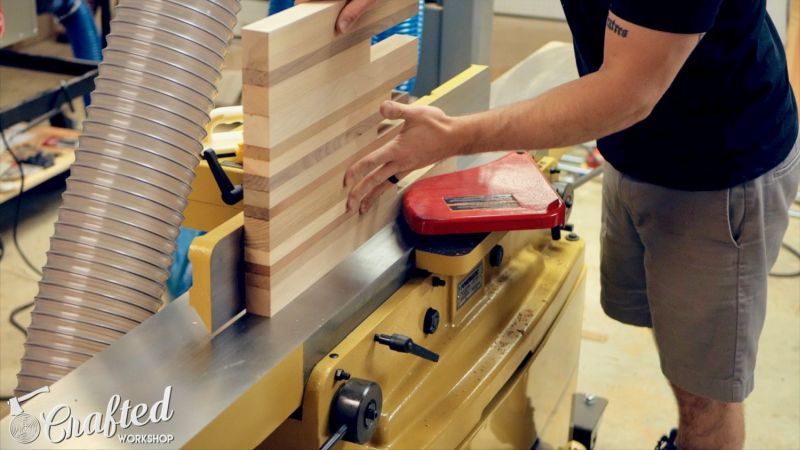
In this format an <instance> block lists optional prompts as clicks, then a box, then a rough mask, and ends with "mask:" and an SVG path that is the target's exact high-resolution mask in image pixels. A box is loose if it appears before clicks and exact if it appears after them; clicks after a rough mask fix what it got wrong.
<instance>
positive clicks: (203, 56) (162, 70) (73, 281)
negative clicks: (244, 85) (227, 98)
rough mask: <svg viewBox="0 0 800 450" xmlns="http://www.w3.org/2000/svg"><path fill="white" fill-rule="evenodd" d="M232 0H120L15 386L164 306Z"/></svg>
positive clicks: (20, 390)
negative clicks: (169, 269) (165, 284)
mask: <svg viewBox="0 0 800 450" xmlns="http://www.w3.org/2000/svg"><path fill="white" fill-rule="evenodd" d="M238 10H239V1H238V0H121V1H120V3H119V6H118V7H117V9H116V17H115V18H114V20H113V21H112V23H111V34H110V35H109V36H108V47H107V48H106V49H105V50H104V51H103V62H102V63H101V64H100V69H99V70H100V71H99V75H98V77H97V81H96V90H95V92H94V93H93V94H92V106H91V107H89V109H88V113H87V118H86V121H85V122H84V128H83V134H82V135H81V138H80V141H79V144H78V150H77V152H76V161H75V164H74V165H73V167H72V174H71V176H70V177H69V179H68V180H67V190H66V192H65V193H64V196H63V203H62V206H61V208H60V209H59V217H58V221H57V222H56V225H55V234H54V235H53V237H52V238H51V240H50V251H49V252H48V254H47V264H46V265H45V266H44V269H43V272H44V276H43V278H42V280H41V281H40V283H39V293H38V295H37V296H36V299H35V307H34V309H33V312H32V314H31V316H32V317H31V319H32V320H31V325H30V327H29V328H28V339H27V341H26V343H25V356H24V357H23V358H22V368H21V369H20V372H19V374H18V375H17V379H18V382H19V384H18V386H17V391H16V392H17V395H21V394H24V393H27V392H30V391H33V390H35V389H37V388H39V387H41V386H43V385H49V384H51V383H53V382H55V381H57V380H58V379H60V378H61V377H63V376H64V375H66V374H67V373H69V372H70V371H71V370H72V369H74V368H76V367H78V366H79V365H80V364H81V363H83V362H84V361H86V360H87V359H89V358H91V357H92V356H94V355H95V354H97V353H99V352H100V351H102V350H103V349H104V348H106V347H107V346H108V345H110V344H111V343H113V342H114V341H115V340H117V339H119V338H120V337H121V336H122V335H124V334H125V333H127V332H128V331H130V330H131V329H132V328H133V327H135V326H136V325H138V324H139V323H141V322H142V321H144V320H145V319H147V318H148V317H150V316H151V315H152V314H154V313H155V312H156V311H158V308H159V307H160V306H161V295H162V294H163V292H164V282H165V281H166V279H167V276H168V268H169V265H170V263H171V261H172V252H173V251H174V249H175V238H176V237H177V235H178V227H179V226H180V224H181V222H182V221H183V210H184V208H185V207H186V201H187V200H186V199H187V197H188V195H189V193H190V192H191V184H192V180H193V178H194V171H195V168H196V166H197V164H198V162H199V154H200V151H201V150H202V147H201V144H200V140H201V139H202V138H203V137H204V136H205V125H206V124H207V123H208V120H209V117H208V113H209V112H210V110H211V108H212V106H213V102H212V99H213V97H214V95H216V88H215V86H216V83H217V81H219V77H220V71H221V69H222V63H223V59H224V56H225V53H226V52H227V49H228V42H229V40H230V38H231V36H232V35H233V27H234V25H236V13H237V12H238Z"/></svg>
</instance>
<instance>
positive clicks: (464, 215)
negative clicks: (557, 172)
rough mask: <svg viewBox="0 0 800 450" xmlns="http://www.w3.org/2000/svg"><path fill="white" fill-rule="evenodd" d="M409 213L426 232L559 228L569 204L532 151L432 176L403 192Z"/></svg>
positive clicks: (414, 223) (411, 220)
mask: <svg viewBox="0 0 800 450" xmlns="http://www.w3.org/2000/svg"><path fill="white" fill-rule="evenodd" d="M403 215H404V216H405V219H406V222H408V225H409V226H410V227H411V229H412V230H414V232H415V233H418V234H423V235H445V234H467V233H488V232H492V231H511V230H534V229H553V228H556V227H559V228H560V227H561V226H563V225H564V222H565V221H566V205H565V204H564V201H563V200H562V199H561V197H560V196H559V195H558V194H557V193H556V192H555V191H554V190H553V188H552V186H551V185H550V183H549V182H548V180H547V179H546V178H545V177H544V175H543V174H542V172H541V171H540V170H539V166H538V165H537V164H536V161H534V160H533V158H532V157H531V156H530V155H529V154H527V153H510V154H508V155H506V156H504V157H502V158H500V159H498V160H497V161H494V162H491V163H489V164H485V165H482V166H478V167H474V168H472V169H467V170H462V171H460V172H454V173H448V174H444V175H439V176H435V177H431V178H427V179H424V180H421V181H419V182H417V183H415V184H414V185H413V186H411V187H410V188H409V189H408V191H407V192H406V194H405V196H404V198H403Z"/></svg>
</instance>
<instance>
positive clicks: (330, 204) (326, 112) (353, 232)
mask: <svg viewBox="0 0 800 450" xmlns="http://www.w3.org/2000/svg"><path fill="white" fill-rule="evenodd" d="M342 4H343V2H341V1H336V2H312V3H306V4H302V5H299V6H297V7H295V8H291V9H289V10H287V11H285V12H283V13H280V14H277V15H275V16H272V17H270V18H267V19H264V20H263V21H260V22H257V23H255V24H252V25H250V26H248V27H246V28H245V29H244V30H243V47H244V49H245V54H246V55H247V56H246V57H245V60H244V70H243V82H244V98H243V100H244V110H245V111H244V112H245V131H244V136H245V145H244V172H245V175H244V190H245V200H244V203H245V214H244V215H245V262H246V270H245V271H246V276H245V284H246V299H247V305H248V310H249V311H250V312H252V313H256V314H261V315H267V316H271V315H273V314H275V313H276V312H278V311H279V310H280V309H281V308H283V307H284V306H286V304H288V303H289V302H290V301H291V300H293V299H294V298H295V297H296V296H297V295H298V294H300V293H301V292H303V291H304V290H305V289H306V288H307V287H309V286H310V285H311V284H313V283H314V282H315V281H317V280H318V279H319V278H321V277H322V276H323V275H324V274H325V273H327V272H328V271H329V270H330V269H331V268H333V267H334V266H335V265H336V264H338V263H339V262H340V261H342V260H343V259H344V258H346V257H347V256H349V254H350V253H352V251H354V250H355V249H356V248H357V247H358V246H360V245H361V244H362V243H363V242H365V241H366V240H368V239H369V238H370V237H371V236H372V235H373V234H374V233H375V232H376V231H377V230H379V229H380V228H382V227H383V226H385V225H386V224H387V223H389V222H390V221H391V220H394V218H396V216H397V212H398V211H397V210H398V200H399V194H400V192H401V190H402V188H404V187H405V186H406V185H407V184H408V183H409V182H411V181H413V180H415V179H417V178H419V177H421V176H423V175H424V174H426V173H428V170H427V169H426V170H422V171H417V172H415V173H414V174H412V175H409V177H407V179H406V180H404V182H403V183H401V186H400V187H399V188H398V189H397V190H393V191H392V192H389V193H387V195H384V196H383V197H382V198H381V199H380V200H379V201H378V202H377V204H376V206H375V208H374V210H373V212H371V213H370V214H367V215H363V216H360V215H358V214H357V213H355V212H354V213H346V212H345V200H346V195H347V193H346V192H345V190H344V188H343V186H342V180H343V178H344V173H345V171H346V170H347V168H348V167H349V166H350V165H351V164H352V163H353V162H355V161H357V160H358V159H360V158H361V157H363V156H365V155H367V154H369V153H370V152H372V151H374V150H375V149H377V148H379V147H380V146H381V145H383V144H385V143H387V142H389V140H391V139H392V138H393V137H394V136H395V135H396V134H397V133H398V132H399V129H400V126H401V124H400V123H387V122H384V121H383V120H382V118H381V117H380V114H379V112H378V107H379V106H380V103H381V102H383V101H385V100H388V99H390V98H392V93H391V88H392V87H393V86H395V85H397V84H400V83H401V82H402V81H405V80H406V79H408V78H410V77H411V76H413V75H414V73H415V70H416V59H417V42H416V40H415V39H413V38H410V37H408V36H393V37H391V38H389V39H387V40H385V41H383V42H381V43H378V44H376V45H373V46H371V45H370V43H369V40H370V37H371V36H372V35H373V34H376V33H377V32H380V31H382V30H383V29H385V28H388V27H389V26H391V25H393V24H394V23H397V22H399V21H401V20H404V19H405V18H407V17H410V16H411V15H413V14H415V13H416V7H417V2H416V1H414V0H387V1H383V2H378V4H377V5H376V8H374V9H373V11H372V12H370V13H369V14H368V15H367V16H366V17H364V18H362V20H361V21H359V23H358V28H357V29H355V30H354V31H353V32H351V33H348V34H345V35H339V34H336V33H334V32H333V31H332V30H333V25H334V23H335V20H336V16H337V14H338V11H339V9H340V8H341V6H342ZM312 30H314V32H312ZM486 72H487V74H488V71H486ZM473 75H475V74H473ZM467 78H468V79H465V80H463V81H464V85H465V86H468V87H470V88H475V87H476V86H475V85H474V83H473V82H472V81H473V78H474V76H469V77H467ZM487 80H488V78H487ZM485 91H486V92H487V95H488V81H487V84H486V86H485ZM460 94H461V95H465V96H467V97H470V98H471V97H472V93H471V92H461V93H460ZM448 95H449V94H448ZM448 95H442V96H440V97H441V98H442V99H443V100H442V101H444V99H445V97H447V96H448ZM453 95H458V94H455V93H454V94H453ZM442 167H446V166H445V165H443V166H442Z"/></svg>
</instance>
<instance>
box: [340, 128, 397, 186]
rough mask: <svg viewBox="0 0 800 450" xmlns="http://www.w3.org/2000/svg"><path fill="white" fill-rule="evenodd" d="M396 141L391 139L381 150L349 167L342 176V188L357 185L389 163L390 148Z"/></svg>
mask: <svg viewBox="0 0 800 450" xmlns="http://www.w3.org/2000/svg"><path fill="white" fill-rule="evenodd" d="M396 140H397V138H394V139H392V140H391V141H389V142H387V143H386V144H384V145H383V146H382V147H381V148H379V149H377V150H375V151H374V152H372V153H370V154H369V155H367V156H365V157H363V158H362V159H361V160H359V161H357V162H356V163H355V164H353V165H352V166H350V167H349V168H348V169H347V172H345V174H344V187H345V188H349V187H353V186H355V185H357V184H358V183H359V182H360V181H361V180H362V179H363V178H364V177H366V176H367V175H369V173H370V172H372V171H373V170H375V169H377V168H378V167H380V166H382V165H384V164H386V163H387V162H389V159H390V158H391V152H392V147H393V146H394V145H395V141H396Z"/></svg>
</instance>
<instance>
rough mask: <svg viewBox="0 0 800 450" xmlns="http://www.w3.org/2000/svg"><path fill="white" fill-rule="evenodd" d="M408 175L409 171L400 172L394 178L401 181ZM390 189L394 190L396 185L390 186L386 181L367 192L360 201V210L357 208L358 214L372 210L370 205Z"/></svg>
mask: <svg viewBox="0 0 800 450" xmlns="http://www.w3.org/2000/svg"><path fill="white" fill-rule="evenodd" d="M409 173H411V172H409V171H405V172H400V173H398V174H396V175H395V176H396V177H397V178H398V179H400V180H402V179H403V178H405V177H406V175H408V174H409ZM392 187H394V188H397V186H396V185H394V184H392V183H391V182H389V181H386V182H383V183H381V184H379V185H378V186H377V187H375V188H374V189H372V190H371V191H370V192H369V194H367V195H366V196H365V197H364V199H363V200H361V208H359V212H360V213H361V214H364V213H366V212H367V211H369V210H370V208H372V205H373V203H375V200H377V199H379V198H380V197H381V195H383V193H384V192H386V190H387V189H389V188H392Z"/></svg>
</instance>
